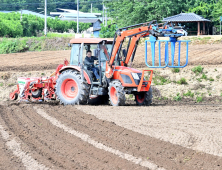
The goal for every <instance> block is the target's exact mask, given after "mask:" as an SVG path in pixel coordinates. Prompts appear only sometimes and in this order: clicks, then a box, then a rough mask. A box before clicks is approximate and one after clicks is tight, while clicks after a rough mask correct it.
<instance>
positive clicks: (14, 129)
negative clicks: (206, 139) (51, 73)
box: [0, 103, 222, 170]
mask: <svg viewBox="0 0 222 170" xmlns="http://www.w3.org/2000/svg"><path fill="white" fill-rule="evenodd" d="M36 108H40V109H42V110H43V111H44V112H45V113H47V114H48V115H49V116H51V117H53V118H55V119H56V120H59V121H60V122H62V123H63V124H64V125H65V126H67V127H69V128H71V129H74V130H76V131H78V132H80V133H85V134H87V135H89V136H90V137H91V138H92V139H94V140H96V141H99V142H100V143H102V144H103V145H105V146H108V147H110V148H113V149H116V150H119V151H121V152H123V153H127V154H130V155H133V156H134V157H138V158H141V159H144V160H148V161H150V162H152V163H154V164H156V165H157V167H162V168H165V169H221V166H222V159H221V157H218V156H214V155H210V154H206V153H204V152H197V151H195V150H192V149H189V148H186V147H183V146H180V145H177V144H172V143H170V142H166V141H163V140H160V139H157V138H153V137H151V136H149V135H144V134H142V133H138V132H135V131H132V130H130V129H129V128H125V127H124V125H123V124H122V125H123V126H122V125H121V124H119V121H115V120H114V121H110V120H109V121H107V120H104V119H103V120H102V119H98V118H97V117H95V116H93V115H89V114H85V113H84V112H82V111H80V110H77V109H76V108H75V107H73V106H66V107H64V106H61V105H57V103H56V104H17V103H11V104H9V105H1V106H0V113H1V114H0V116H1V117H0V123H1V124H4V126H5V127H4V128H5V129H7V131H8V132H9V133H10V135H12V136H13V137H14V139H15V140H16V141H19V142H20V143H21V149H22V150H23V151H24V152H26V153H29V155H31V157H32V158H34V159H35V160H37V162H39V163H40V164H43V165H45V166H46V167H47V168H50V169H96V170H97V169H147V168H144V167H142V166H140V165H138V164H135V163H132V162H131V161H127V160H125V159H122V158H120V157H118V156H116V155H114V154H111V153H109V152H108V151H105V150H103V149H98V148H96V147H94V146H92V145H90V144H89V143H87V142H85V141H82V140H81V139H79V138H78V137H75V136H73V135H71V134H69V133H66V132H65V131H64V130H63V129H61V128H59V127H57V126H54V125H53V124H51V123H50V122H49V121H48V120H46V119H45V118H43V117H42V116H41V115H39V114H38V112H37V111H36ZM102 108H103V107H102ZM79 109H80V108H79ZM110 109H111V110H113V109H112V107H111V108H110ZM110 109H109V110H110ZM129 109H130V108H129ZM100 110H101V109H100ZM105 110H107V108H103V109H102V112H104V111H105ZM111 110H110V111H111ZM124 110H125V108H124V107H123V108H120V112H121V114H123V112H122V111H124ZM110 111H109V112H110ZM113 111H114V110H113ZM109 112H107V113H109ZM115 112H116V111H114V113H115ZM154 112H155V111H154ZM154 112H153V113H152V114H158V112H156V113H154ZM92 113H93V114H94V109H93V112H92ZM104 113H105V112H104ZM107 118H108V117H107ZM141 118H142V117H141ZM116 123H117V124H118V125H117V124H116ZM57 124H58V123H57ZM149 126H151V124H150V125H149ZM138 127H141V128H142V126H141V124H138ZM159 130H161V128H160V129H159ZM163 135H164V134H163ZM0 144H1V142H0ZM1 146H2V147H1V150H0V152H1V153H2V154H3V155H4V156H3V157H1V161H4V162H5V163H6V164H0V169H5V168H7V169H8V168H9V169H11V168H10V167H11V166H12V165H13V166H14V169H22V168H24V167H23V165H22V163H21V162H20V161H17V160H16V158H9V157H11V153H7V152H6V151H4V150H6V149H7V146H5V145H4V144H2V145H1ZM12 169H13V168H12Z"/></svg>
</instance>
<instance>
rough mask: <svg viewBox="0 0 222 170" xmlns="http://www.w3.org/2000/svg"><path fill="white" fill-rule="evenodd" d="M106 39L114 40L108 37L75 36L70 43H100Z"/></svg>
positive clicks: (110, 41) (108, 40)
mask: <svg viewBox="0 0 222 170" xmlns="http://www.w3.org/2000/svg"><path fill="white" fill-rule="evenodd" d="M104 40H105V41H107V43H112V42H113V40H111V39H107V38H74V39H71V40H70V44H81V43H84V44H99V43H100V42H101V41H104Z"/></svg>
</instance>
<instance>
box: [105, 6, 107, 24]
mask: <svg viewBox="0 0 222 170" xmlns="http://www.w3.org/2000/svg"><path fill="white" fill-rule="evenodd" d="M105 17H106V24H105V26H107V9H106V16H105Z"/></svg>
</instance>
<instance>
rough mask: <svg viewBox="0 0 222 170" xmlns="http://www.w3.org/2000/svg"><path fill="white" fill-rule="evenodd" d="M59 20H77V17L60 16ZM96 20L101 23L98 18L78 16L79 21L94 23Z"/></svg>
mask: <svg viewBox="0 0 222 170" xmlns="http://www.w3.org/2000/svg"><path fill="white" fill-rule="evenodd" d="M60 20H63V21H64V20H65V21H77V18H60ZM96 21H99V22H100V23H102V21H101V20H100V19H98V18H79V22H83V23H95V22H96Z"/></svg>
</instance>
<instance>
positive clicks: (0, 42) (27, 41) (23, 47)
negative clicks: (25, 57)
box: [0, 33, 73, 54]
mask: <svg viewBox="0 0 222 170" xmlns="http://www.w3.org/2000/svg"><path fill="white" fill-rule="evenodd" d="M72 35H73V34H58V33H49V36H48V37H23V38H2V39H0V54H9V53H18V52H25V51H47V50H64V49H69V47H68V46H67V44H65V45H64V43H63V42H60V43H61V45H60V46H59V47H57V46H56V47H55V46H53V43H55V40H56V38H61V37H64V38H66V39H67V40H66V39H65V40H63V41H67V42H68V41H69V40H70V39H71V38H72V37H73V36H72ZM50 43H51V45H48V44H50Z"/></svg>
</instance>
